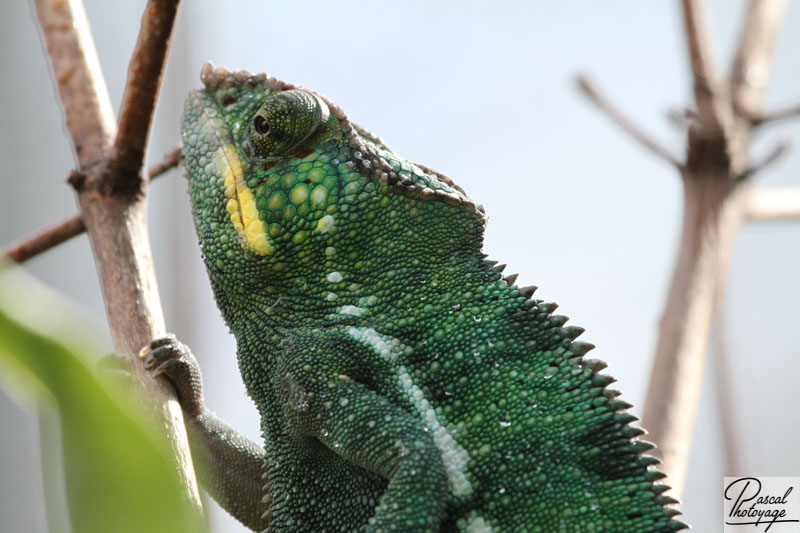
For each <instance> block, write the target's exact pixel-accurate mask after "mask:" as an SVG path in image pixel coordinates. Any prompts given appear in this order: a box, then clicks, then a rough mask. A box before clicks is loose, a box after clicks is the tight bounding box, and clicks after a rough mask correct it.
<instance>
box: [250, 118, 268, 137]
mask: <svg viewBox="0 0 800 533" xmlns="http://www.w3.org/2000/svg"><path fill="white" fill-rule="evenodd" d="M253 127H254V128H255V130H256V133H258V134H259V135H268V134H269V122H267V119H265V118H264V117H262V116H261V115H256V118H255V120H254V121H253Z"/></svg>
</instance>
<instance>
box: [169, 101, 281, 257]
mask: <svg viewBox="0 0 800 533" xmlns="http://www.w3.org/2000/svg"><path fill="white" fill-rule="evenodd" d="M186 115H187V116H194V117H198V118H199V120H198V123H199V124H200V127H199V129H196V130H195V131H194V132H192V133H190V134H189V135H188V137H189V138H187V142H185V143H184V146H187V145H188V146H203V148H204V150H203V152H204V153H203V154H197V155H198V156H199V155H207V154H210V155H211V164H210V165H206V166H205V167H204V168H192V169H190V180H191V179H192V178H194V179H206V180H207V179H209V178H210V176H209V175H211V176H215V177H218V178H222V179H223V186H224V193H225V197H226V198H227V202H226V203H225V209H226V211H227V213H228V216H229V219H230V221H231V224H232V225H233V227H234V229H235V230H236V232H237V233H238V234H239V237H240V238H241V240H242V243H243V245H244V246H245V247H246V248H248V249H249V250H250V251H252V252H253V253H255V254H257V255H272V254H273V253H275V246H274V245H273V244H272V243H271V242H270V240H269V239H268V237H267V228H266V224H265V223H264V221H263V220H261V218H260V217H259V215H258V209H257V207H256V201H255V198H254V197H253V193H252V192H251V191H250V189H249V188H248V186H247V183H246V182H245V179H244V170H243V168H242V161H241V158H240V156H239V151H238V149H237V148H236V146H235V145H234V144H233V142H232V136H231V133H230V130H229V129H228V126H227V124H226V122H225V120H224V119H223V118H222V116H221V113H220V112H219V110H218V106H217V105H216V104H215V103H214V102H213V100H212V99H211V98H209V97H208V95H206V94H204V93H203V92H202V91H194V92H192V93H191V94H190V95H189V99H188V101H187V107H186ZM191 136H196V138H194V139H191ZM193 159H194V158H191V159H189V160H190V161H191V160H193ZM195 172H197V173H199V175H193V174H194V173H195Z"/></svg>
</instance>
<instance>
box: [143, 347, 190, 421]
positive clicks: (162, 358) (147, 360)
mask: <svg viewBox="0 0 800 533" xmlns="http://www.w3.org/2000/svg"><path fill="white" fill-rule="evenodd" d="M139 357H141V358H142V359H143V360H144V368H145V370H147V371H149V372H151V373H152V374H153V376H154V377H156V376H161V375H163V376H165V377H166V378H167V379H169V381H170V382H171V383H172V385H173V386H174V387H175V391H176V392H177V394H178V401H179V402H180V404H181V408H182V409H183V411H184V413H185V414H186V415H188V416H191V417H196V416H197V415H198V414H200V412H201V411H202V410H203V382H202V378H201V376H200V367H199V365H198V364H197V360H196V359H195V358H194V355H192V352H191V350H189V347H188V346H186V345H185V344H183V343H182V342H180V341H179V340H178V339H177V338H175V336H174V335H172V334H169V335H166V336H164V337H160V338H157V339H153V340H151V341H150V342H148V343H147V344H146V345H145V347H144V348H142V350H141V351H140V352H139Z"/></svg>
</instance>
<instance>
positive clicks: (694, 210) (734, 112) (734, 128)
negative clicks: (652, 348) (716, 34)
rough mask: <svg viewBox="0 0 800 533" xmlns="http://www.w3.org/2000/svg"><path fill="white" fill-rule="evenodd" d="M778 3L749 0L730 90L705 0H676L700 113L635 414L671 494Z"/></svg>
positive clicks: (688, 433)
mask: <svg viewBox="0 0 800 533" xmlns="http://www.w3.org/2000/svg"><path fill="white" fill-rule="evenodd" d="M784 6H785V0H750V3H749V7H748V13H747V16H746V17H745V26H744V28H743V30H742V38H741V40H740V44H739V47H738V49H737V54H736V59H735V61H734V65H735V68H734V78H735V79H734V80H733V81H732V82H731V87H730V91H729V90H727V89H728V88H727V87H726V86H725V85H724V84H723V82H722V80H720V79H719V78H718V77H717V75H716V72H715V71H714V69H713V68H712V64H711V53H710V46H709V44H708V41H709V34H708V28H707V26H706V24H705V20H704V6H703V3H702V1H701V0H683V7H684V19H685V23H686V35H687V40H688V48H689V56H690V61H691V68H692V76H693V78H694V90H695V100H696V104H697V109H698V116H699V120H698V123H697V124H692V125H691V126H690V128H689V130H688V154H687V158H686V163H685V165H684V172H683V177H684V180H683V183H684V199H685V207H684V218H683V231H682V235H681V245H680V250H679V253H678V258H677V261H676V265H675V269H674V271H673V275H672V281H671V284H670V288H669V293H668V296H667V301H666V304H665V307H664V313H663V315H662V319H661V324H660V330H659V336H658V343H657V346H656V354H655V359H654V362H653V368H652V371H651V374H650V386H649V389H648V395H647V399H646V402H645V407H644V413H643V416H642V425H643V426H644V427H645V428H647V430H648V431H649V432H650V438H652V439H653V441H654V442H655V443H656V444H657V445H658V448H657V449H656V450H655V453H656V454H657V455H658V456H660V457H661V458H662V460H663V470H664V471H665V472H666V473H667V475H668V476H669V480H668V481H669V484H670V485H671V486H672V487H673V491H674V493H675V494H677V495H678V496H679V495H680V493H681V491H682V489H683V485H684V482H685V476H686V468H687V465H688V457H689V451H690V449H691V445H690V443H691V437H692V433H693V429H694V420H695V417H696V414H697V403H698V401H699V398H700V387H701V383H702V380H701V376H702V373H703V368H704V366H705V356H706V351H707V347H708V337H709V331H710V327H711V320H712V318H713V316H714V310H715V308H716V307H717V304H718V301H719V298H720V296H721V294H722V292H723V290H724V281H725V277H726V276H725V273H726V272H727V265H728V262H729V260H730V256H731V251H732V249H733V242H734V240H735V237H736V234H737V232H738V228H739V225H740V221H741V219H742V216H743V213H742V208H741V204H742V203H743V202H742V200H743V198H744V196H745V195H746V194H747V192H748V188H747V187H746V186H745V187H736V184H737V183H739V181H740V180H739V179H737V178H740V177H741V176H742V175H746V174H748V173H752V172H753V171H754V170H755V169H757V168H758V167H759V165H756V167H755V169H754V170H750V171H748V170H747V169H748V164H747V156H748V148H749V141H750V129H751V127H752V124H751V122H750V121H749V120H747V119H745V118H744V117H743V116H742V112H741V111H739V110H743V109H745V110H750V111H753V112H757V111H758V110H759V109H760V104H761V99H762V98H763V90H764V87H765V84H766V80H767V77H768V76H767V74H768V73H769V70H770V67H771V61H770V53H771V50H772V44H773V43H774V40H775V34H776V33H777V28H778V23H779V22H780V19H781V14H782V9H783V7H784ZM737 73H739V74H740V75H739V76H738V77H737ZM742 73H746V74H747V75H746V76H743V75H741V74H742ZM756 74H757V75H756ZM782 151H783V150H776V151H775V152H773V154H772V155H771V156H770V157H767V159H766V162H767V163H769V162H771V161H772V160H774V159H775V158H777V157H778V156H779V155H780V154H781V153H782Z"/></svg>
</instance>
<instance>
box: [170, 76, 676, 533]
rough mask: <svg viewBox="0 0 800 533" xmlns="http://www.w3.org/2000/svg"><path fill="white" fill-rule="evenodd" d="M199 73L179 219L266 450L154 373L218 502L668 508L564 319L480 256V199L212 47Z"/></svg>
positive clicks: (439, 513) (330, 510)
mask: <svg viewBox="0 0 800 533" xmlns="http://www.w3.org/2000/svg"><path fill="white" fill-rule="evenodd" d="M202 79H203V82H204V84H205V89H204V90H201V91H197V92H194V93H192V94H191V95H190V96H189V99H188V101H187V104H186V110H185V116H184V126H183V137H184V155H185V164H186V168H187V171H188V177H189V186H190V192H191V196H192V206H193V212H194V219H195V224H196V227H197V234H198V236H199V239H200V245H201V247H202V251H203V257H204V259H205V263H206V266H207V269H208V273H209V277H210V279H211V284H212V286H213V289H214V293H215V296H216V300H217V303H218V305H219V308H220V310H221V312H222V315H223V317H224V318H225V321H226V322H227V324H228V325H229V327H230V329H231V330H232V332H233V334H234V335H235V337H236V340H237V343H238V361H239V367H240V369H241V373H242V377H243V379H244V382H245V384H246V387H247V390H248V393H249V395H250V397H251V398H252V399H253V401H254V402H255V403H256V406H257V407H258V410H259V412H260V414H261V424H262V431H263V436H264V441H265V448H264V451H263V452H262V451H261V450H260V449H259V448H258V447H256V446H255V445H253V444H252V443H249V442H247V441H246V440H245V439H242V438H241V437H239V436H238V435H236V433H235V432H234V431H233V430H232V429H230V428H229V427H227V426H225V425H224V423H222V422H221V421H219V420H218V419H216V418H215V417H214V416H213V415H212V414H211V413H209V412H208V411H207V410H205V408H204V407H202V406H200V407H197V405H198V400H197V398H201V396H200V393H199V385H197V383H199V378H197V377H195V378H193V382H192V380H188V379H186V378H181V376H180V375H179V374H180V373H179V372H174V371H173V372H170V371H169V370H166V371H165V372H164V373H166V374H167V375H168V376H170V378H171V379H173V382H176V387H177V388H178V390H179V394H180V395H181V396H182V404H183V405H184V408H185V409H187V411H189V416H188V418H189V430H190V437H191V439H192V445H193V450H194V452H195V455H196V456H197V457H199V459H198V461H199V462H200V464H201V478H202V479H201V480H203V481H204V482H205V484H206V485H207V486H208V487H210V489H209V490H210V492H211V493H212V495H214V496H215V497H216V498H217V499H218V500H220V501H221V502H222V503H223V505H224V506H226V507H227V508H229V510H230V511H231V512H232V513H233V514H234V516H236V517H237V518H239V519H240V520H241V521H243V522H244V523H245V524H246V525H248V526H249V527H251V528H253V529H265V528H268V529H269V530H270V531H343V532H345V531H346V532H349V531H369V532H378V531H381V532H383V531H419V532H450V531H466V532H470V533H477V532H490V531H491V532H495V533H497V532H524V531H530V532H555V531H564V532H567V531H568V532H573V531H574V532H599V531H605V532H666V531H675V530H679V529H682V528H684V527H685V525H684V524H682V523H681V522H679V521H677V520H675V519H674V518H673V517H674V516H675V515H677V514H679V513H678V511H677V510H675V509H673V508H671V507H670V505H671V504H673V503H675V500H674V499H672V498H670V497H669V496H667V495H664V494H662V493H663V492H664V491H665V490H666V489H667V487H666V486H665V485H663V484H660V483H657V481H658V480H659V479H661V478H663V474H662V473H660V472H658V471H656V470H654V469H653V468H652V465H653V464H655V463H656V462H657V461H656V460H655V459H653V458H652V457H649V456H646V455H642V452H644V451H647V450H648V449H650V448H652V445H650V444H648V443H645V442H644V441H640V440H637V439H636V437H637V436H639V435H640V434H641V433H642V431H641V430H639V429H637V428H634V427H632V426H630V425H629V423H630V422H631V421H633V420H635V419H634V417H632V416H631V415H629V414H627V413H625V410H626V409H627V408H628V407H630V406H629V405H628V404H627V403H625V402H623V401H621V400H619V399H618V398H617V397H618V395H619V392H617V391H613V390H610V389H607V388H606V386H607V385H608V384H609V383H611V382H612V381H613V379H612V378H610V377H608V376H606V375H604V374H600V373H599V371H600V370H601V369H602V368H604V366H605V365H604V364H603V363H602V362H600V361H596V360H590V359H586V358H584V354H585V353H586V352H587V351H588V350H589V349H590V348H591V347H592V346H591V345H590V344H587V343H583V342H578V341H575V338H576V337H577V336H578V335H580V333H581V332H582V331H583V330H582V329H581V328H576V327H565V326H564V323H565V322H566V320H567V319H566V317H563V316H557V315H554V314H553V310H554V309H555V308H556V305H555V304H550V303H544V302H541V301H539V300H535V299H531V295H532V293H533V290H532V289H531V288H519V287H517V286H516V285H514V284H513V281H514V278H515V276H514V277H509V278H505V279H504V278H503V277H502V275H501V271H502V268H501V267H497V266H495V265H496V263H495V262H493V261H488V260H486V258H485V256H484V255H483V254H482V253H481V246H482V241H483V232H484V227H485V224H486V217H485V214H484V212H483V209H482V208H481V207H480V206H477V205H475V204H474V203H473V202H472V201H471V200H470V199H469V197H467V195H466V194H465V193H464V192H463V191H462V190H461V189H460V188H459V187H458V186H456V185H455V184H453V182H452V181H451V180H450V179H448V178H447V177H445V176H443V175H441V174H438V173H436V172H434V171H432V170H430V169H427V168H425V167H422V166H419V165H415V164H413V163H411V162H409V161H407V160H405V159H403V158H402V157H400V156H398V155H396V154H394V153H393V152H391V151H390V150H389V149H388V148H387V147H386V146H385V145H384V144H383V143H382V142H381V141H380V140H379V139H377V138H375V137H374V136H372V135H370V134H368V133H367V132H365V131H363V130H361V129H360V128H358V127H357V126H354V125H353V124H352V123H350V122H349V120H348V119H347V118H346V116H345V115H344V113H343V112H342V111H341V110H340V109H339V108H338V107H336V106H335V105H334V104H332V103H331V102H329V101H328V100H327V99H325V98H324V97H322V96H320V95H317V94H316V93H313V92H311V91H308V90H305V89H301V88H297V87H294V86H292V85H288V84H285V83H283V82H280V81H278V80H275V79H272V78H266V77H265V76H264V75H252V74H250V73H248V72H236V73H229V72H227V71H225V70H223V69H213V68H212V67H211V66H210V65H207V66H205V67H204V70H203V74H202ZM173 351H174V353H175V354H177V355H176V357H177V358H178V359H180V360H183V361H184V362H188V368H190V369H191V370H192V372H194V374H193V375H195V376H199V374H198V373H197V371H196V364H195V363H194V360H193V359H192V358H191V354H189V353H188V350H185V349H184V350H181V349H175V350H173ZM189 382H192V383H189ZM187 383H188V384H187ZM192 397H194V400H191V401H190V400H189V399H190V398H192ZM199 403H200V404H202V401H201V400H200V401H199ZM187 406H188V407H187ZM220 456H222V457H223V460H220ZM262 460H264V461H265V463H266V469H265V473H264V479H265V480H266V485H265V486H264V487H263V490H264V493H263V494H262V492H261V491H262V488H261V485H262V484H263V482H262V481H260V480H261V477H262V471H261V469H260V464H261V461H262ZM254 487H258V488H257V489H256V488H254ZM262 500H263V503H261V502H262Z"/></svg>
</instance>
